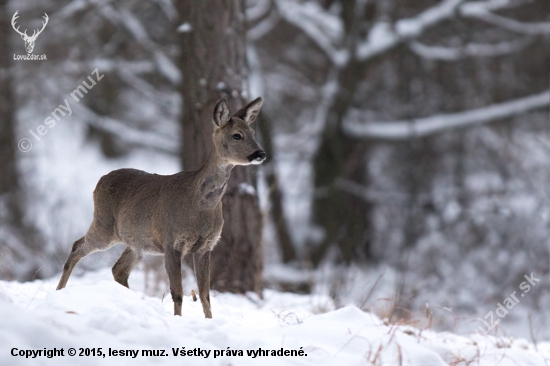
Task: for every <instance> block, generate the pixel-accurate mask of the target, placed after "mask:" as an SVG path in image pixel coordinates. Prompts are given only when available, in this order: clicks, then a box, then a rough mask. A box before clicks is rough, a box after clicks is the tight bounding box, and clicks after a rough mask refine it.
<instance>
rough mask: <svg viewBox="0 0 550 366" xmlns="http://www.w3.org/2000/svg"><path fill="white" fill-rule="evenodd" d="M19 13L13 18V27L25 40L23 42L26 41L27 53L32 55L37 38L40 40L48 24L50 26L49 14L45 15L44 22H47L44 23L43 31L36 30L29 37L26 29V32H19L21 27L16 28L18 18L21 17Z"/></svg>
mask: <svg viewBox="0 0 550 366" xmlns="http://www.w3.org/2000/svg"><path fill="white" fill-rule="evenodd" d="M18 12H19V11H16V12H15V14H13V18H11V26H12V27H13V29H14V30H15V31H16V32H17V33H19V34H20V35H21V38H23V41H25V49H26V50H27V53H31V52H32V50H33V49H34V42H36V38H38V36H39V35H40V33H42V31H43V30H44V28H46V24H48V20H49V18H48V14H46V13H44V16H43V18H44V20H45V22H42V29H40V30H37V29H35V30H34V32H33V33H32V36H30V37H29V36H28V35H27V30H26V29H25V31H24V32H21V31H20V30H19V27H17V28H16V27H15V22H16V20H17V18H19V15H18V14H17V13H18Z"/></svg>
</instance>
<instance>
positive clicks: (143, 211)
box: [57, 98, 265, 318]
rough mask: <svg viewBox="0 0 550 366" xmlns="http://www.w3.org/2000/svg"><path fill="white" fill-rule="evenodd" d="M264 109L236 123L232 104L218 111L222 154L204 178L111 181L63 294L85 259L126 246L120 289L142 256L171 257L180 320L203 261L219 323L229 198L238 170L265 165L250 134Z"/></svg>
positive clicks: (126, 172) (196, 174) (202, 276)
mask: <svg viewBox="0 0 550 366" xmlns="http://www.w3.org/2000/svg"><path fill="white" fill-rule="evenodd" d="M261 106H262V98H257V99H255V100H253V101H252V102H250V103H249V104H248V105H246V106H244V107H243V108H242V109H240V110H239V111H238V112H236V113H235V114H234V115H233V116H231V115H230V113H229V106H228V105H227V102H226V101H225V100H224V99H222V100H220V101H219V102H218V103H217V104H216V106H215V107H214V118H213V122H214V133H213V137H212V138H213V142H214V144H213V145H214V146H213V149H212V151H211V152H210V156H209V157H208V159H207V160H206V162H205V163H204V165H203V166H202V167H201V168H200V169H199V170H197V171H183V172H180V173H177V174H174V175H166V176H164V175H157V174H149V173H146V172H144V171H141V170H136V169H119V170H115V171H112V172H111V173H109V174H107V175H105V176H103V177H102V178H101V179H100V180H99V182H98V183H97V186H96V188H95V190H94V218H93V222H92V224H91V225H90V228H89V229H88V232H87V233H86V235H85V236H84V237H82V238H80V239H78V240H77V241H75V242H74V244H73V248H72V251H71V253H70V254H69V258H68V259H67V262H66V263H65V265H64V266H63V274H62V276H61V279H60V280H59V284H58V285H57V289H58V290H60V289H62V288H64V287H65V285H66V284H67V280H68V279H69V276H70V275H71V271H72V270H73V268H74V266H75V265H76V263H77V262H78V261H79V260H80V259H81V258H83V257H85V256H87V255H88V254H90V253H93V252H96V251H100V250H106V249H109V248H111V247H112V246H113V245H114V244H116V243H119V242H124V243H125V244H126V245H127V247H126V249H125V250H124V252H123V253H122V255H121V256H120V259H119V260H118V261H117V262H116V264H115V265H114V266H113V270H112V271H113V276H114V278H115V281H117V282H119V283H120V284H122V285H124V286H126V287H128V277H129V276H130V271H131V270H132V268H133V267H134V265H135V264H136V263H137V262H138V261H139V259H140V257H141V255H142V253H148V254H164V258H165V266H166V272H167V273H168V279H169V282H170V293H171V295H172V300H173V301H174V315H181V304H182V297H183V287H182V276H181V260H182V257H183V256H184V255H185V254H187V253H196V254H197V255H198V257H199V260H198V264H197V268H196V276H197V284H198V287H199V297H200V299H201V303H202V308H203V311H204V316H205V317H206V318H212V312H211V311H210V252H211V251H212V249H213V248H214V246H215V245H216V243H217V242H218V240H219V239H220V235H221V232H222V227H223V217H222V196H223V194H224V193H225V189H226V187H227V180H228V179H229V175H230V173H231V169H233V167H234V166H235V165H249V164H261V163H262V162H263V161H264V160H265V152H264V151H263V150H262V149H261V148H260V146H259V145H258V143H257V142H256V140H255V139H254V131H253V130H252V129H251V128H250V126H249V125H250V124H252V122H254V121H255V120H256V117H257V116H258V113H259V112H260V108H261Z"/></svg>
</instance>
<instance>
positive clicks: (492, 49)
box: [409, 38, 533, 61]
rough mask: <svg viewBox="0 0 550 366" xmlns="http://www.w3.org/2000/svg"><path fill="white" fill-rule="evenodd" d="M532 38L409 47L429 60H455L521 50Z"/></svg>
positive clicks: (411, 44) (414, 45)
mask: <svg viewBox="0 0 550 366" xmlns="http://www.w3.org/2000/svg"><path fill="white" fill-rule="evenodd" d="M532 41H533V39H532V38H522V39H518V40H514V41H507V42H500V43H495V44H480V43H469V44H467V45H465V46H464V47H442V46H427V45H425V44H423V43H420V42H411V43H410V44H409V48H410V49H411V51H413V52H414V53H416V54H417V55H418V56H420V57H422V58H425V59H430V60H443V61H457V60H461V59H464V58H468V57H496V56H503V55H509V54H511V53H515V52H518V51H521V50H522V49H524V48H525V47H527V46H528V45H530V44H531V43H532Z"/></svg>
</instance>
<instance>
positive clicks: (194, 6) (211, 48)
mask: <svg viewBox="0 0 550 366" xmlns="http://www.w3.org/2000/svg"><path fill="white" fill-rule="evenodd" d="M177 7H178V11H179V14H180V18H181V22H180V25H182V24H185V23H187V24H188V25H187V26H185V27H181V28H180V31H181V29H182V28H183V30H184V31H183V32H181V33H180V37H179V40H180V52H181V59H180V62H179V66H180V70H181V73H182V76H183V78H182V90H181V94H182V96H183V104H184V106H183V113H182V117H181V126H182V135H183V136H182V148H181V160H182V165H183V168H184V169H185V170H195V169H198V168H199V167H200V166H201V165H202V163H203V162H204V161H205V159H206V157H207V155H208V152H209V151H210V149H211V148H212V114H213V108H214V105H215V103H216V101H217V100H219V99H220V98H221V97H225V98H226V99H227V100H228V102H229V105H230V106H231V108H232V109H233V111H236V110H237V109H238V108H239V107H240V106H242V105H243V98H244V96H247V94H248V90H247V87H246V85H247V83H248V79H247V72H248V70H247V64H246V54H245V51H246V48H245V47H246V44H245V40H246V38H245V30H246V24H245V15H244V2H243V1H240V0H231V1H228V0H225V1H224V0H211V1H192V0H186V1H180V2H178V3H177ZM247 98H248V96H247ZM256 176H257V168H255V167H251V166H247V167H235V168H234V169H233V172H232V173H231V178H230V180H229V183H228V187H227V191H226V193H225V196H224V198H223V201H222V202H223V212H224V214H223V217H224V221H225V224H224V227H223V231H222V237H221V240H220V242H219V243H218V245H217V246H216V248H215V249H214V251H213V252H212V259H211V275H210V278H211V286H212V288H213V289H216V290H219V291H229V292H236V293H243V292H245V291H254V292H257V293H258V294H261V280H262V278H261V275H262V267H263V253H262V245H261V236H262V226H263V219H262V215H261V211H260V208H259V202H258V196H257V194H256V191H255V190H254V193H252V192H251V190H249V189H243V184H244V185H248V186H252V187H254V188H255V187H256Z"/></svg>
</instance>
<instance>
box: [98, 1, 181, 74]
mask: <svg viewBox="0 0 550 366" xmlns="http://www.w3.org/2000/svg"><path fill="white" fill-rule="evenodd" d="M99 9H100V10H101V14H102V15H103V16H104V17H105V18H107V19H108V20H109V21H111V22H112V23H113V24H115V25H122V26H123V27H124V28H125V29H126V30H127V31H128V32H129V33H130V34H131V35H132V37H133V38H134V39H135V40H136V41H137V42H139V43H140V45H141V46H143V48H145V49H146V50H147V51H149V52H151V54H152V56H153V59H154V61H155V64H156V67H157V70H158V71H159V72H160V73H161V74H162V75H163V76H164V77H165V78H166V79H168V80H169V81H170V82H171V83H172V84H179V83H180V81H181V75H180V72H179V69H178V68H177V67H176V65H174V63H173V62H172V61H171V60H170V58H169V57H168V56H166V54H165V53H164V52H163V51H162V49H161V47H160V46H159V45H157V44H156V43H155V42H154V41H153V40H152V39H151V38H150V37H149V34H148V33H147V30H146V29H145V27H144V26H143V24H141V22H140V21H139V20H138V19H137V18H136V17H135V16H134V15H133V14H132V13H130V12H129V11H127V10H126V9H116V8H114V7H112V6H110V5H104V6H102V7H100V8H99Z"/></svg>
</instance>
